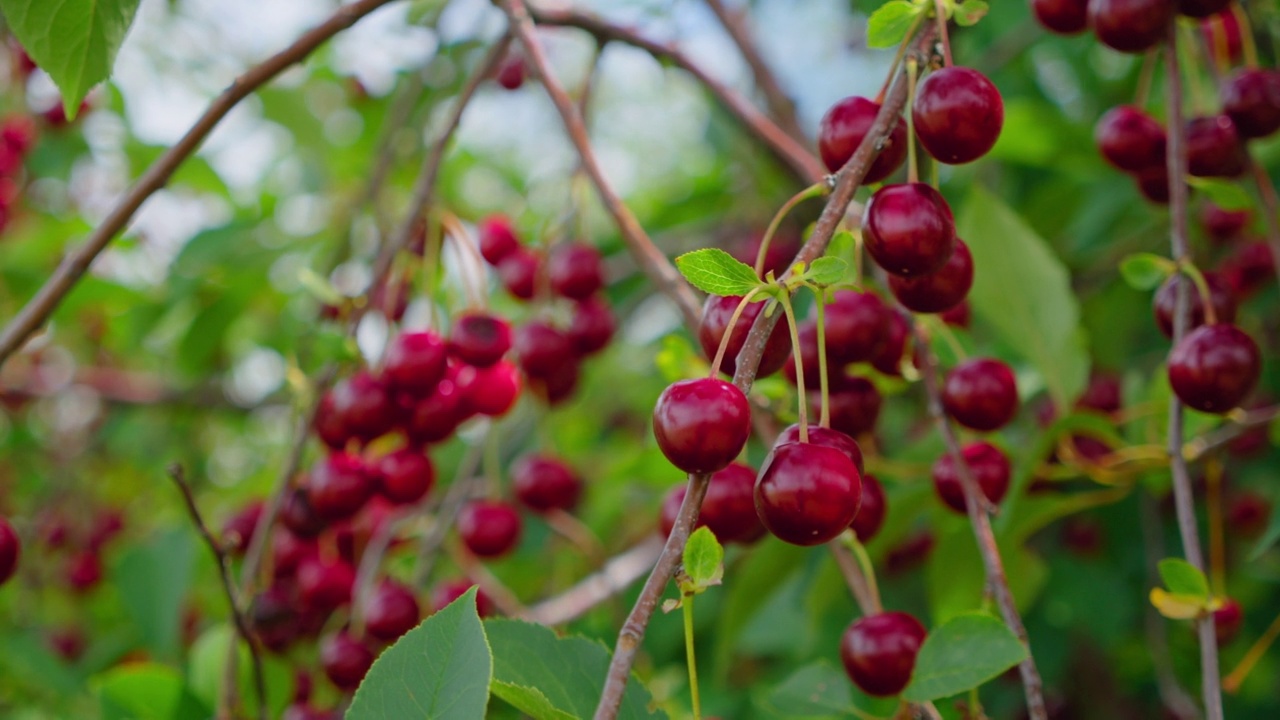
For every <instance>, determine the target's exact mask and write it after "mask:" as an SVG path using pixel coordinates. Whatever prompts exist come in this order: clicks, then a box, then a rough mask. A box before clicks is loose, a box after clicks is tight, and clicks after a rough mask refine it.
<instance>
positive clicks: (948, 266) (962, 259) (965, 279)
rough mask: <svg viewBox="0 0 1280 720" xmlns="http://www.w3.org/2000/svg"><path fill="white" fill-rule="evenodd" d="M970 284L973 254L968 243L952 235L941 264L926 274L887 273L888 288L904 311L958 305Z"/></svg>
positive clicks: (931, 310) (935, 310)
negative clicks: (951, 246) (950, 246)
mask: <svg viewBox="0 0 1280 720" xmlns="http://www.w3.org/2000/svg"><path fill="white" fill-rule="evenodd" d="M971 287H973V256H972V255H970V254H969V246H968V245H966V244H965V243H964V241H963V240H961V239H960V238H956V247H955V250H953V251H952V252H951V257H950V258H948V259H947V262H946V263H944V264H943V266H942V267H940V268H938V269H937V270H934V271H933V272H931V273H929V274H928V275H920V276H919V277H912V278H904V277H899V276H897V275H890V276H889V290H890V291H891V292H892V293H893V296H894V297H895V298H897V299H898V302H900V303H902V306H903V307H905V308H906V309H908V310H911V311H913V312H918V313H940V312H946V311H947V310H950V309H951V308H953V307H955V306H956V305H959V304H960V303H961V302H963V301H964V299H965V297H966V296H967V295H968V294H969V288H971Z"/></svg>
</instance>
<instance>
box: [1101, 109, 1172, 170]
mask: <svg viewBox="0 0 1280 720" xmlns="http://www.w3.org/2000/svg"><path fill="white" fill-rule="evenodd" d="M1093 139H1094V142H1096V143H1097V144H1098V150H1099V151H1100V152H1101V153H1102V157H1104V158H1106V160H1107V162H1109V163H1111V164H1112V165H1114V166H1116V167H1117V168H1119V169H1121V170H1124V171H1125V172H1132V173H1136V172H1138V171H1140V170H1144V169H1146V168H1149V167H1155V166H1157V165H1160V166H1163V165H1164V160H1165V158H1164V154H1165V146H1166V145H1167V144H1168V136H1167V134H1166V133H1165V130H1164V126H1162V125H1161V124H1160V123H1159V122H1157V121H1156V119H1155V118H1153V117H1151V116H1150V115H1148V114H1147V113H1145V112H1143V111H1142V110H1141V109H1139V108H1136V107H1134V106H1132V105H1120V106H1118V107H1113V108H1111V109H1110V110H1108V111H1107V112H1105V113H1103V115H1102V117H1101V118H1099V119H1098V124H1097V125H1095V126H1094V129H1093Z"/></svg>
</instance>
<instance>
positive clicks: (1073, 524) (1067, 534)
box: [1062, 516, 1104, 558]
mask: <svg viewBox="0 0 1280 720" xmlns="http://www.w3.org/2000/svg"><path fill="white" fill-rule="evenodd" d="M1062 544H1063V545H1064V546H1066V548H1067V549H1068V550H1070V551H1071V552H1072V553H1074V554H1076V555H1079V556H1080V557H1086V558H1087V557H1095V556H1097V555H1098V554H1099V553H1100V552H1102V548H1103V546H1104V538H1103V537H1102V528H1101V527H1100V526H1099V525H1098V523H1097V522H1096V521H1094V520H1092V519H1090V518H1086V517H1080V516H1076V517H1070V518H1067V521H1066V522H1064V523H1063V524H1062Z"/></svg>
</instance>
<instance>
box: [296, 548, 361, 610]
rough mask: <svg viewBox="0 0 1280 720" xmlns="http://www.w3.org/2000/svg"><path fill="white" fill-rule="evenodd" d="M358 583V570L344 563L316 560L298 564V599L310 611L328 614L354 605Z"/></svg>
mask: <svg viewBox="0 0 1280 720" xmlns="http://www.w3.org/2000/svg"><path fill="white" fill-rule="evenodd" d="M355 582H356V571H355V568H353V567H351V565H350V564H349V563H347V562H346V561H344V560H339V559H336V558H335V559H332V560H325V559H324V558H314V559H309V560H304V561H303V562H301V563H299V565H298V599H299V600H301V601H302V604H303V605H304V606H305V607H306V608H307V609H310V610H314V611H318V612H321V613H326V612H329V611H330V610H334V609H335V608H338V607H341V606H343V605H346V604H347V603H349V602H351V589H352V587H353V586H354V585H355Z"/></svg>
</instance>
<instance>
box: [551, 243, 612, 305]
mask: <svg viewBox="0 0 1280 720" xmlns="http://www.w3.org/2000/svg"><path fill="white" fill-rule="evenodd" d="M547 280H548V282H550V284H551V290H552V291H553V292H554V293H555V294H557V295H559V296H561V297H566V298H569V299H570V300H585V299H587V298H589V297H591V296H592V295H594V294H595V293H596V292H597V291H599V290H600V288H602V287H604V267H603V266H602V264H601V260H600V251H599V250H596V249H595V248H594V247H592V246H591V245H587V244H585V243H561V244H559V245H556V246H554V247H552V248H551V252H550V253H549V254H548V255H547Z"/></svg>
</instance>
